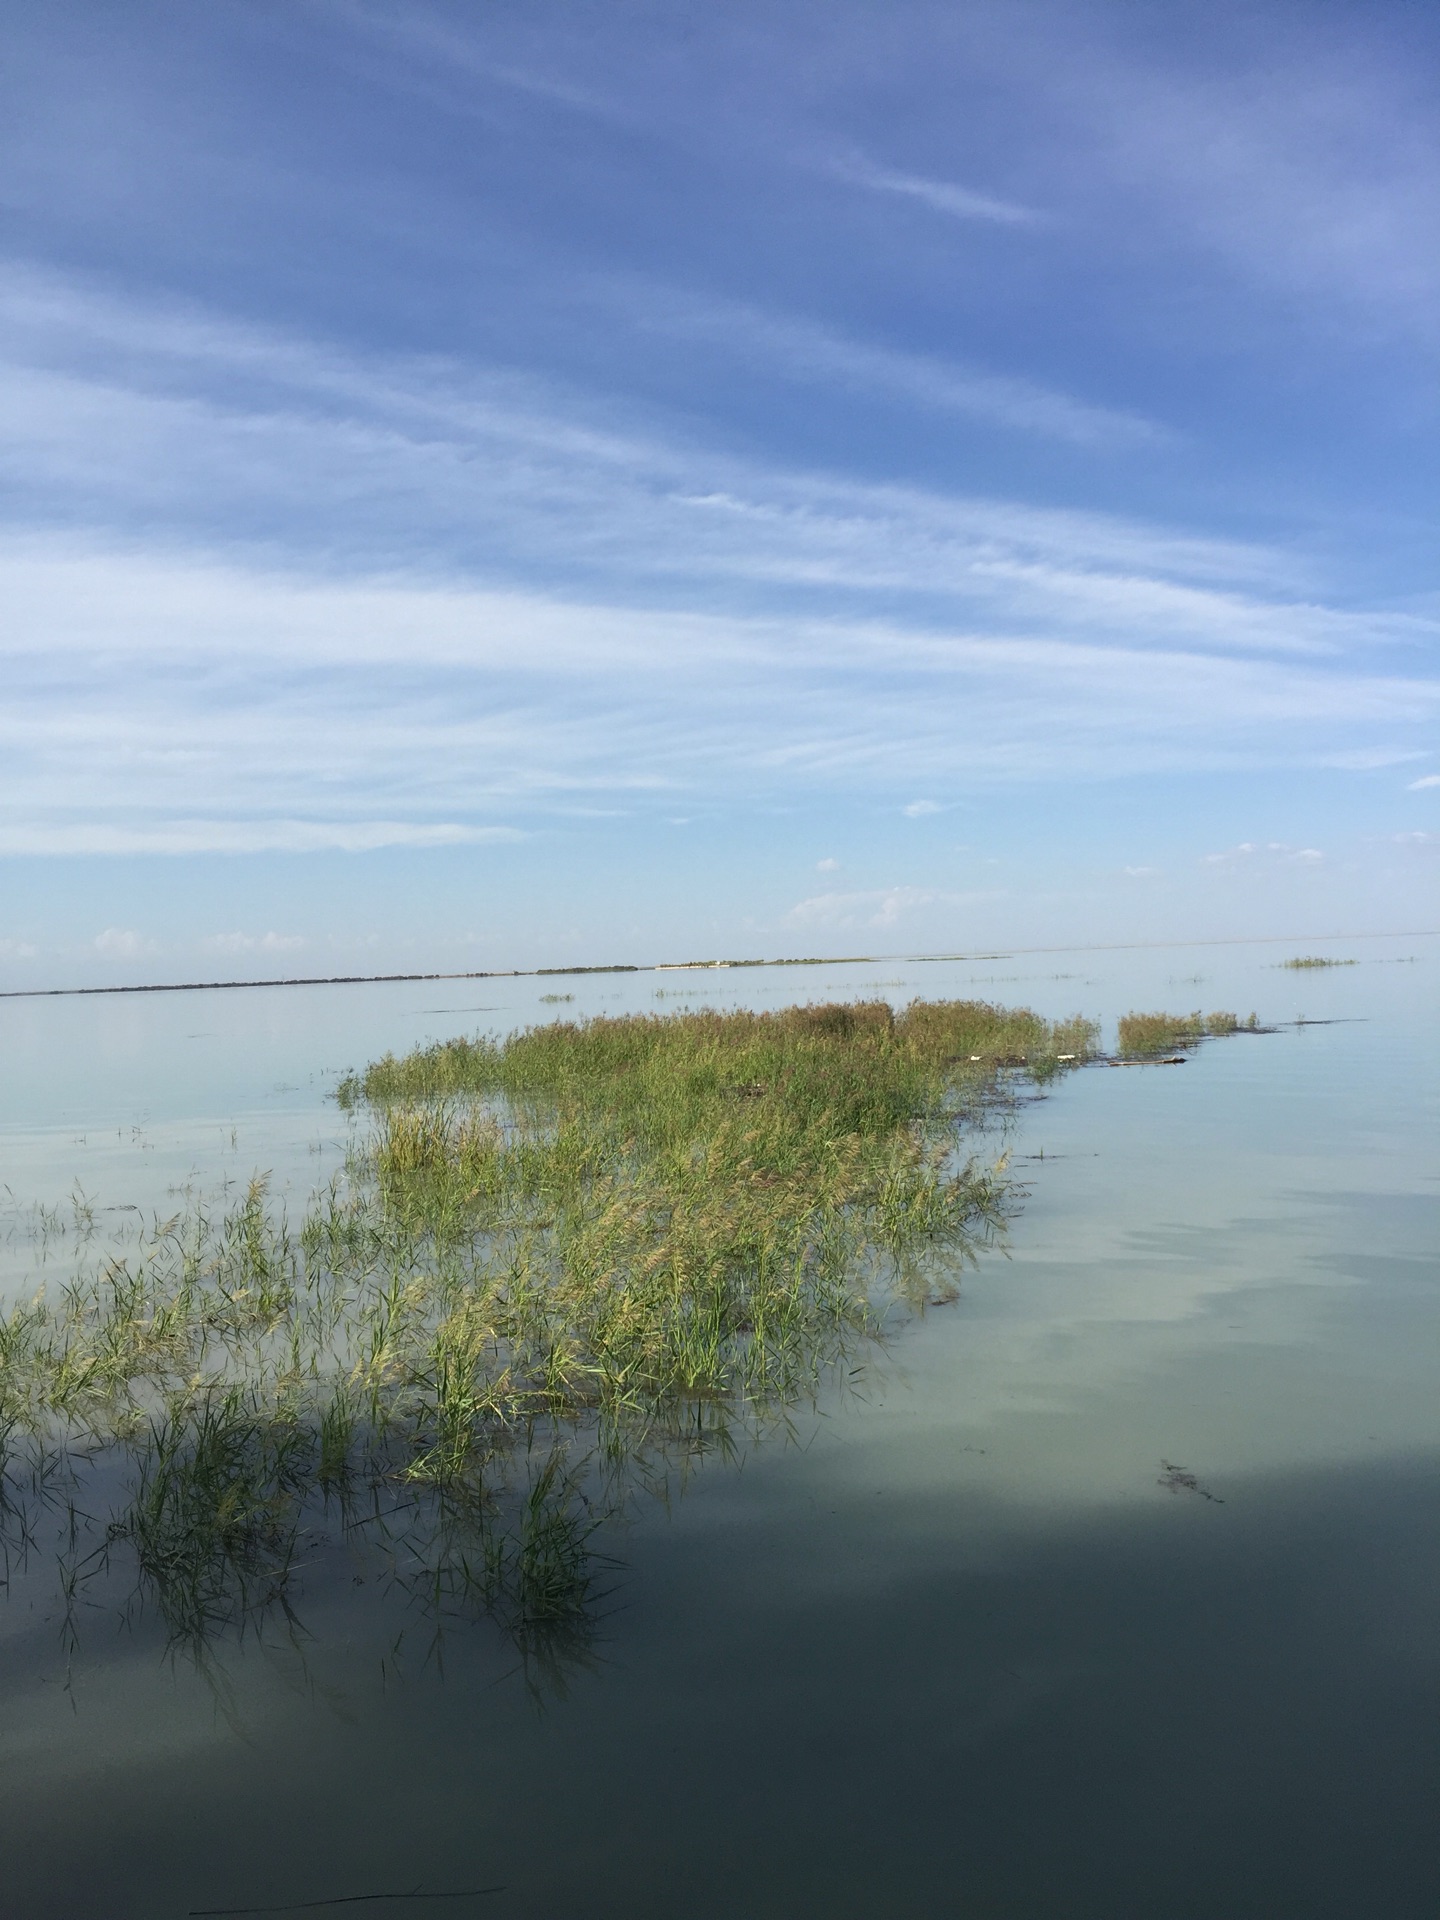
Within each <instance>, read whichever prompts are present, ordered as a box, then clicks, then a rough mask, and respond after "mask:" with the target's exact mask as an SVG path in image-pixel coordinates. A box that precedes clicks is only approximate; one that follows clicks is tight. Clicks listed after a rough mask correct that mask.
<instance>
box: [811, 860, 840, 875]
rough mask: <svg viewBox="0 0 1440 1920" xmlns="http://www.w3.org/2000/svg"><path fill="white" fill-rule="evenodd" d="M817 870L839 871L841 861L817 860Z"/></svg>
mask: <svg viewBox="0 0 1440 1920" xmlns="http://www.w3.org/2000/svg"><path fill="white" fill-rule="evenodd" d="M815 871H816V872H817V873H838V872H839V871H840V862H839V861H838V860H817V861H816V862H815Z"/></svg>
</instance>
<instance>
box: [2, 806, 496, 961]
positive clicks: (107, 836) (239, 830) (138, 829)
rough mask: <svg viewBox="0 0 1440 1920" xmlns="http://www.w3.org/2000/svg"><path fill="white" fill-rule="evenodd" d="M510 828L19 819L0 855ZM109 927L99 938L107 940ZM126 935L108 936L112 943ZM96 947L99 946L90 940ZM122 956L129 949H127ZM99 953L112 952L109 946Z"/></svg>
mask: <svg viewBox="0 0 1440 1920" xmlns="http://www.w3.org/2000/svg"><path fill="white" fill-rule="evenodd" d="M519 838H521V835H520V834H519V833H518V832H517V831H516V830H515V829H513V828H506V827H494V826H472V825H459V824H453V823H450V822H445V823H441V824H436V825H428V824H425V823H420V822H415V821H399V820H371V821H359V822H355V821H352V822H342V821H329V820H226V819H216V820H194V819H189V820H187V819H161V820H155V821H145V820H143V819H137V820H130V821H126V822H124V823H114V822H111V821H108V820H103V819H101V820H88V819H79V820H68V821H55V820H26V819H24V818H23V817H21V818H16V819H12V820H11V821H9V822H7V823H6V824H5V825H3V826H0V855H35V854H39V855H67V854H69V855H73V854H137V853H159V854H205V853H373V852H375V851H377V850H378V849H379V848H381V847H455V846H480V845H484V844H486V843H487V842H493V841H497V840H500V841H503V840H517V839H519ZM112 933H114V929H110V930H108V931H107V933H106V934H104V935H102V936H101V938H102V939H104V940H107V941H109V940H110V936H111V934H112ZM122 937H123V938H125V939H128V938H129V937H130V936H129V935H124V936H121V935H118V934H117V935H115V939H116V940H118V939H120V938H122ZM97 944H98V942H97ZM126 950H127V951H128V949H126ZM101 951H102V952H108V953H119V952H120V951H122V949H121V948H120V947H119V946H118V945H116V944H114V942H113V941H112V942H111V944H109V945H107V946H105V947H103V948H102V949H101Z"/></svg>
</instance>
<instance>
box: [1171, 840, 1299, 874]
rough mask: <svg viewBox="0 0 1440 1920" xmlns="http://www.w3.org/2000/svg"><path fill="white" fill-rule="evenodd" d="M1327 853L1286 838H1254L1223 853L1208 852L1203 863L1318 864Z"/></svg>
mask: <svg viewBox="0 0 1440 1920" xmlns="http://www.w3.org/2000/svg"><path fill="white" fill-rule="evenodd" d="M1324 858H1325V855H1324V854H1323V853H1322V852H1321V851H1320V849H1319V848H1318V847H1292V846H1291V845H1289V843H1288V842H1286V841H1284V840H1267V841H1265V842H1263V843H1261V842H1258V841H1254V840H1242V841H1241V842H1240V844H1239V845H1238V846H1235V847H1227V848H1226V849H1225V851H1224V852H1223V853H1207V854H1206V855H1205V856H1204V861H1203V863H1202V864H1204V865H1206V866H1211V867H1235V866H1243V865H1254V864H1257V863H1259V864H1269V865H1275V864H1277V863H1283V864H1285V865H1289V866H1301V867H1313V866H1318V865H1319V864H1320V863H1321V862H1322V861H1323V860H1324Z"/></svg>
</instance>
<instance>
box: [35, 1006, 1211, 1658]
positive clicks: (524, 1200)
mask: <svg viewBox="0 0 1440 1920" xmlns="http://www.w3.org/2000/svg"><path fill="white" fill-rule="evenodd" d="M1150 1018H1151V1019H1155V1018H1163V1016H1151V1017H1150ZM1231 1024H1232V1026H1233V1024H1234V1023H1233V1021H1232V1022H1231ZM1205 1030H1207V1031H1211V1030H1216V1029H1214V1028H1206V1029H1205ZM1187 1031H1188V1030H1187ZM1147 1032H1148V1029H1147ZM1096 1037H1097V1030H1096V1028H1095V1027H1094V1025H1093V1024H1092V1023H1090V1022H1087V1021H1084V1020H1080V1019H1075V1020H1072V1021H1068V1022H1063V1023H1059V1024H1055V1023H1051V1022H1047V1021H1045V1020H1043V1019H1041V1018H1040V1017H1039V1016H1038V1015H1036V1014H1033V1013H1030V1012H1027V1011H1023V1010H1022V1011H1013V1010H1006V1009H1002V1008H999V1007H995V1006H991V1005H988V1004H986V1003H983V1002H946V1003H926V1002H915V1003H913V1004H912V1005H911V1006H909V1007H908V1008H906V1009H905V1010H904V1011H903V1012H901V1013H898V1014H897V1013H894V1012H892V1010H891V1008H890V1007H889V1006H888V1004H886V1003H884V1002H881V1001H875V1002H869V1003H861V1004H856V1005H825V1006H811V1007H792V1008H788V1009H786V1010H784V1011H783V1012H772V1013H751V1012H731V1013H719V1012H711V1011H706V1012H687V1013H678V1014H667V1015H658V1014H652V1015H633V1016H629V1017H626V1018H618V1019H603V1018H602V1019H594V1020H585V1021H578V1022H577V1021H567V1022H562V1023H558V1024H555V1025H550V1026H541V1027H536V1028H532V1029H530V1030H528V1031H526V1032H523V1033H519V1034H516V1035H513V1036H512V1037H510V1038H509V1039H507V1040H489V1039H483V1038H482V1039H468V1040H455V1041H451V1042H448V1043H445V1044H443V1045H439V1046H434V1047H429V1048H425V1049H421V1050H418V1051H416V1052H414V1053H411V1054H408V1055H406V1056H404V1057H403V1058H400V1059H396V1058H394V1057H392V1056H387V1057H386V1058H385V1059H383V1060H380V1061H377V1062H376V1063H375V1064H374V1065H372V1066H371V1067H370V1068H368V1069H367V1070H366V1071H365V1072H364V1073H363V1074H360V1075H355V1076H351V1077H350V1078H349V1079H347V1080H346V1081H345V1082H344V1083H343V1085H342V1086H341V1088H340V1090H339V1098H340V1102H341V1105H342V1106H343V1107H345V1108H346V1109H348V1110H349V1111H350V1112H352V1113H353V1114H354V1115H355V1116H356V1117H357V1120H359V1121H361V1122H362V1130H361V1132H360V1133H359V1134H358V1135H357V1140H356V1145H355V1149H354V1152H353V1154H352V1158H351V1163H350V1166H349V1169H348V1173H347V1175H346V1176H345V1178H343V1179H342V1180H340V1181H337V1182H336V1183H334V1184H333V1185H332V1186H331V1187H330V1188H329V1189H327V1190H326V1191H325V1192H324V1193H323V1194H322V1195H321V1196H319V1197H318V1199H317V1200H316V1201H315V1202H314V1203H313V1204H312V1205H311V1207H310V1209H309V1210H308V1212H307V1213H306V1216H305V1218H304V1219H303V1221H302V1222H301V1223H300V1224H299V1226H298V1228H295V1229H292V1227H291V1225H290V1223H289V1222H288V1221H287V1219H286V1217H285V1215H284V1213H283V1211H280V1210H277V1209H276V1208H275V1207H273V1206H272V1205H271V1204H270V1203H269V1201H268V1198H267V1195H266V1191H265V1188H264V1185H263V1183H262V1182H259V1181H257V1182H256V1183H255V1184H254V1185H252V1187H251V1189H250V1190H249V1192H248V1193H247V1194H246V1196H245V1197H244V1199H243V1201H242V1202H241V1204H240V1205H239V1206H238V1207H236V1208H234V1209H232V1210H231V1211H230V1212H229V1213H228V1214H226V1215H225V1216H224V1217H223V1218H221V1219H220V1220H218V1221H212V1220H210V1219H208V1218H206V1217H205V1215H204V1214H203V1213H201V1212H198V1211H192V1212H191V1213H190V1214H188V1215H186V1216H183V1217H179V1218H177V1219H176V1220H174V1221H171V1222H169V1223H166V1224H165V1225H164V1226H163V1227H161V1228H160V1229H159V1230H158V1231H157V1232H156V1233H155V1234H154V1235H153V1236H152V1237H151V1239H150V1241H149V1242H148V1243H147V1244H146V1245H145V1246H144V1248H143V1249H141V1250H140V1251H139V1252H137V1253H135V1254H133V1255H131V1256H130V1257H127V1258H118V1257H117V1258H112V1259H110V1260H108V1261H107V1262H105V1263H104V1264H103V1265H102V1266H101V1267H100V1268H99V1270H98V1271H96V1272H94V1273H92V1274H91V1275H89V1277H88V1278H84V1279H81V1280H77V1281H74V1282H72V1283H71V1284H70V1285H68V1286H67V1287H65V1288H63V1289H60V1290H58V1291H56V1290H52V1291H50V1292H47V1293H43V1294H42V1295H41V1296H39V1297H37V1298H36V1299H35V1300H33V1301H31V1302H28V1303H25V1304H22V1305H20V1306H18V1307H16V1308H14V1309H12V1310H11V1311H10V1312H9V1313H8V1314H7V1315H5V1316H4V1317H3V1319H0V1437H5V1436H8V1438H9V1441H10V1443H11V1445H12V1447H13V1445H14V1444H15V1442H16V1440H17V1439H24V1440H25V1441H27V1442H28V1443H29V1444H30V1445H31V1446H32V1448H34V1447H38V1448H41V1449H44V1448H49V1449H51V1450H52V1452H53V1451H54V1450H55V1449H59V1450H60V1452H61V1454H62V1455H63V1457H64V1460H65V1461H66V1462H67V1463H69V1467H74V1468H75V1470H77V1471H78V1470H79V1468H78V1467H76V1463H79V1465H80V1467H83V1463H84V1462H85V1461H86V1460H87V1459H89V1458H92V1457H95V1456H96V1455H97V1454H105V1455H106V1457H108V1458H111V1459H114V1458H116V1457H119V1458H121V1459H123V1460H124V1461H126V1462H128V1469H127V1471H128V1479H127V1481H126V1485H127V1487H128V1493H127V1495H126V1499H125V1501H124V1502H123V1503H122V1506H121V1508H120V1510H119V1511H118V1512H116V1513H115V1514H114V1516H113V1517H112V1518H111V1519H110V1520H109V1522H108V1523H107V1529H106V1533H105V1556H107V1557H108V1556H111V1555H113V1554H114V1553H115V1552H116V1551H119V1550H122V1549H123V1550H127V1551H128V1552H130V1554H131V1555H132V1556H133V1560H134V1564H135V1566H136V1567H137V1569H138V1571H139V1574H140V1577H141V1580H142V1584H144V1585H145V1587H146V1589H147V1591H149V1592H151V1593H152V1594H153V1595H154V1597H155V1598H156V1600H157V1601H158V1603H159V1605H160V1607H161V1610H162V1612H163V1614H164V1617H165V1619H166V1621H167V1622H168V1623H169V1626H170V1629H171V1631H172V1633H173V1634H174V1635H175V1636H176V1637H177V1638H178V1639H180V1640H182V1641H185V1642H187V1643H189V1644H195V1643H197V1642H199V1641H201V1640H203V1639H204V1637H205V1636H206V1635H207V1634H208V1633H211V1632H213V1631H214V1630H216V1629H217V1628H218V1627H220V1626H223V1625H233V1624H235V1623H236V1622H243V1621H244V1620H245V1619H246V1618H247V1617H249V1616H250V1615H252V1614H253V1613H254V1612H255V1611H256V1610H257V1609H258V1610H262V1611H263V1610H264V1609H265V1608H267V1607H270V1606H273V1605H280V1606H284V1605H286V1604H288V1603H287V1602H286V1600H285V1594H286V1590H287V1580H288V1571H289V1568H290V1566H291V1564H292V1561H293V1558H294V1555H295V1553H296V1550H297V1542H298V1541H299V1539H300V1538H301V1537H302V1536H303V1535H305V1534H306V1530H307V1528H308V1529H310V1530H312V1531H313V1529H314V1528H315V1527H316V1526H317V1525H318V1524H319V1521H318V1519H317V1516H318V1515H320V1514H321V1513H322V1512H323V1510H325V1509H326V1508H327V1507H328V1508H331V1509H333V1510H334V1512H335V1513H337V1514H338V1515H339V1516H340V1517H341V1519H342V1520H343V1522H344V1524H345V1525H346V1526H347V1527H349V1526H352V1525H354V1526H362V1527H364V1528H368V1529H371V1530H374V1529H376V1528H378V1529H379V1531H380V1532H381V1533H382V1534H384V1535H385V1536H386V1537H389V1538H393V1537H394V1536H395V1531H396V1529H397V1528H399V1530H400V1532H401V1533H403V1534H404V1536H405V1540H406V1545H405V1548H404V1552H403V1554H401V1555H400V1556H399V1558H400V1560H403V1562H404V1564H405V1566H406V1567H408V1568H409V1569H410V1571H411V1575H413V1576H414V1577H415V1578H417V1579H418V1580H419V1581H420V1584H421V1585H424V1584H425V1583H427V1582H428V1583H429V1584H430V1586H431V1589H432V1595H433V1598H434V1600H435V1602H436V1604H440V1605H451V1604H459V1603H461V1602H462V1601H463V1602H470V1603H476V1604H479V1605H482V1606H484V1607H486V1608H488V1609H489V1610H490V1611H491V1612H492V1613H494V1614H497V1615H498V1616H499V1617H500V1618H502V1619H503V1620H504V1621H505V1622H506V1624H507V1625H508V1626H509V1628H510V1630H511V1631H512V1632H513V1633H514V1634H515V1635H516V1637H517V1639H518V1640H519V1641H520V1642H521V1644H522V1645H524V1644H527V1641H528V1640H532V1639H533V1638H534V1637H535V1636H537V1635H553V1634H555V1633H561V1632H572V1631H574V1630H575V1627H576V1622H577V1621H578V1620H579V1619H580V1618H581V1616H583V1614H584V1613H585V1610H586V1608H587V1607H588V1605H589V1604H590V1602H591V1600H592V1598H593V1568H592V1565H591V1561H590V1556H589V1547H588V1541H589V1537H590V1534H591V1533H592V1532H593V1529H594V1526H595V1525H596V1524H597V1523H598V1516H599V1515H600V1514H601V1513H602V1512H604V1511H605V1510H606V1501H607V1499H608V1498H609V1497H610V1495H609V1494H607V1493H606V1491H605V1487H606V1485H607V1484H608V1485H609V1486H610V1488H611V1491H612V1492H613V1487H614V1484H615V1482H616V1476H619V1475H620V1474H621V1473H622V1470H623V1469H624V1468H626V1467H627V1466H633V1465H635V1464H636V1463H638V1464H639V1467H640V1471H641V1474H642V1477H643V1475H645V1474H647V1473H651V1472H652V1471H653V1472H656V1473H658V1474H659V1475H660V1476H661V1477H663V1474H664V1472H665V1470H666V1468H667V1464H668V1463H669V1462H671V1461H672V1460H673V1459H675V1458H677V1457H680V1458H683V1457H685V1456H687V1455H688V1454H690V1453H693V1452H694V1451H695V1450H697V1449H701V1450H703V1449H704V1448H706V1447H710V1446H714V1445H721V1446H723V1445H727V1444H730V1443H729V1441H728V1439H727V1431H728V1428H727V1423H729V1422H732V1421H734V1420H737V1419H738V1420H740V1421H742V1422H746V1421H748V1422H751V1423H754V1422H764V1421H767V1420H770V1419H783V1418H784V1416H785V1410H786V1408H788V1407H789V1406H791V1405H792V1404H793V1403H794V1402H795V1401H796V1399H797V1398H799V1397H801V1396H804V1395H806V1394H808V1393H810V1392H811V1391H813V1389H814V1388H815V1386H816V1384H817V1383H818V1381H819V1379H820V1377H821V1376H822V1374H823V1373H824V1371H825V1370H826V1368H827V1367H830V1366H832V1365H833V1364H835V1363H836V1362H837V1361H839V1360H840V1359H842V1358H843V1357H844V1356H845V1355H847V1354H848V1353H850V1352H852V1351H853V1349H854V1347H855V1344H856V1342H857V1341H862V1340H864V1339H865V1338H867V1337H869V1336H870V1335H872V1334H873V1333H875V1332H876V1331H877V1329H878V1326H879V1324H880V1317H881V1314H882V1312H883V1306H884V1301H885V1299H886V1298H887V1297H891V1296H894V1295H896V1294H898V1295H899V1296H901V1297H902V1298H905V1299H908V1300H909V1301H911V1302H913V1303H915V1304H923V1303H924V1302H925V1301H927V1300H929V1299H932V1298H935V1297H943V1296H944V1295H945V1293H946V1292H947V1290H948V1289H949V1288H950V1287H952V1286H953V1279H952V1278H951V1276H953V1273H954V1271H955V1270H956V1268H957V1267H958V1266H959V1265H960V1264H962V1263H963V1262H965V1261H966V1260H968V1259H972V1258H973V1257H974V1256H975V1255H976V1253H977V1252H978V1250H979V1249H980V1248H981V1247H983V1246H985V1245H987V1244H989V1243H990V1242H991V1241H992V1240H993V1239H994V1237H995V1235H996V1234H997V1232H998V1231H999V1230H1000V1226H1001V1222H1002V1220H1003V1218H1004V1216H1005V1213H1006V1211H1007V1207H1008V1205H1009V1190H1008V1187H1007V1182H1006V1176H1005V1172H1004V1167H1003V1162H1002V1163H1001V1164H1000V1165H993V1166H992V1165H983V1164H981V1163H980V1162H979V1161H978V1160H977V1159H975V1158H973V1157H966V1156H965V1154H964V1153H963V1152H962V1141H963V1137H964V1134H965V1131H966V1129H967V1127H968V1126H969V1125H970V1124H971V1123H972V1122H973V1121H974V1120H975V1119H976V1118H977V1117H978V1116H979V1114H980V1113H981V1112H982V1111H983V1109H984V1106H985V1103H986V1102H987V1100H990V1099H993V1097H994V1096H995V1093H996V1090H997V1087H998V1085H999V1084H1000V1082H1001V1080H1002V1079H1003V1077H1004V1076H1005V1073H1006V1070H1012V1071H1014V1072H1018V1073H1020V1074H1022V1075H1024V1076H1026V1077H1028V1078H1029V1079H1031V1080H1034V1081H1041V1082H1043V1081H1045V1080H1046V1079H1048V1078H1050V1077H1051V1076H1053V1075H1054V1074H1056V1073H1058V1072H1061V1071H1064V1070H1065V1068H1066V1067H1068V1066H1070V1065H1072V1064H1075V1063H1078V1062H1079V1061H1081V1060H1083V1059H1085V1058H1087V1057H1089V1056H1090V1055H1091V1054H1092V1053H1093V1051H1094V1047H1095V1042H1096ZM1164 1044H1165V1045H1172V1044H1175V1041H1174V1040H1173V1039H1168V1038H1167V1039H1166V1041H1165V1042H1164ZM582 1458H584V1459H586V1460H588V1462H589V1465H588V1466H587V1467H586V1468H585V1469H584V1471H583V1472H582V1471H581V1468H580V1467H579V1465H577V1464H575V1463H577V1462H579V1461H580V1460H581V1459H582ZM657 1463H658V1464H657ZM67 1470H69V1468H67ZM607 1476H608V1480H607ZM587 1484H588V1485H589V1487H590V1492H589V1493H587V1492H586V1491H585V1487H586V1485H587ZM417 1541H419V1542H422V1543H423V1544H420V1545H417ZM397 1563H398V1562H397ZM417 1569H419V1570H420V1571H419V1572H417V1571H416V1570H417ZM407 1577H409V1576H407Z"/></svg>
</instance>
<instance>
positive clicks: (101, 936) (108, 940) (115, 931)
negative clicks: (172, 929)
mask: <svg viewBox="0 0 1440 1920" xmlns="http://www.w3.org/2000/svg"><path fill="white" fill-rule="evenodd" d="M91 945H92V946H93V947H94V949H95V951H96V952H97V953H103V954H104V955H105V957H106V958H107V959H109V960H138V959H139V958H140V957H141V955H142V954H147V953H156V952H158V951H159V949H158V948H157V946H156V944H155V942H154V941H153V940H147V939H146V938H145V936H144V935H143V934H140V933H136V932H135V930H134V928H133V927H106V929H105V931H104V932H103V933H97V934H96V936H95V938H94V940H93V941H92V942H91Z"/></svg>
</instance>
